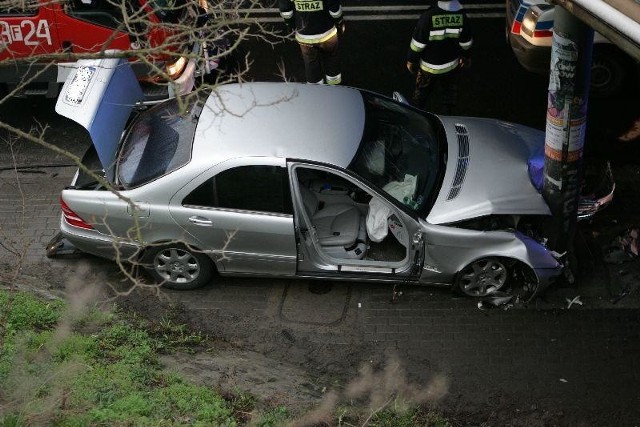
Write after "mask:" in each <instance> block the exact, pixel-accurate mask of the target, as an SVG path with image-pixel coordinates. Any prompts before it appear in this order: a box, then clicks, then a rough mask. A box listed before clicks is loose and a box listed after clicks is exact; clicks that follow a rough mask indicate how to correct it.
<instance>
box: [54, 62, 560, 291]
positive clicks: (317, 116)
mask: <svg viewBox="0 0 640 427" xmlns="http://www.w3.org/2000/svg"><path fill="white" fill-rule="evenodd" d="M109 61H112V62H109ZM113 61H116V60H100V61H95V60H94V61H93V62H91V61H88V62H87V64H88V65H83V66H81V67H80V68H79V69H78V71H77V76H80V77H77V78H73V77H72V78H70V79H69V81H67V83H66V84H65V87H64V88H63V92H62V94H61V96H60V98H59V100H58V104H57V106H56V109H57V111H58V112H59V113H61V114H63V115H65V116H67V117H69V118H71V119H73V120H76V121H78V122H79V123H81V124H82V125H83V126H85V127H86V128H87V129H88V130H89V133H90V134H91V136H92V139H93V142H94V147H93V148H92V149H90V150H89V151H88V152H87V154H86V155H85V157H84V160H83V162H84V165H85V166H86V170H81V171H79V172H78V173H77V174H76V176H75V178H74V180H73V182H72V183H71V185H70V186H69V187H68V188H66V189H64V190H63V191H62V197H61V203H62V219H61V222H60V227H61V234H62V236H63V237H64V238H66V239H67V241H69V242H71V243H72V244H73V245H75V247H77V248H78V249H79V250H81V251H84V252H87V253H90V254H94V255H98V256H101V257H107V258H114V259H115V258H117V259H121V260H125V259H126V260H128V261H130V262H139V263H142V264H143V265H144V266H146V267H147V268H148V269H149V271H150V273H151V274H152V275H153V276H154V278H155V279H157V280H158V282H160V283H162V284H163V285H165V286H166V287H169V288H172V289H193V288H196V287H199V286H202V285H205V284H207V283H209V282H210V281H212V279H213V278H214V276H216V275H220V276H225V275H229V276H262V277H279V278H281V277H289V278H314V279H327V280H354V281H361V282H365V281H383V282H391V283H397V282H402V283H409V284H448V285H451V284H452V285H453V287H454V289H456V290H458V291H460V292H462V293H464V294H467V295H471V296H485V295H489V294H492V293H494V292H496V291H498V290H501V289H503V290H504V289H506V287H507V286H509V284H510V283H519V284H520V285H523V286H524V287H525V289H527V290H528V291H529V292H530V293H535V292H538V291H540V290H542V289H544V288H545V287H546V286H548V285H549V284H550V283H551V282H552V281H553V280H554V279H555V278H556V277H557V276H559V275H560V274H561V272H562V268H563V266H562V263H561V262H560V261H559V260H558V256H557V254H555V253H553V252H552V251H550V250H548V249H547V248H546V247H545V238H544V236H543V235H542V234H541V233H540V231H539V230H540V229H541V225H542V223H543V222H544V221H545V220H547V219H548V218H549V216H550V211H549V207H548V206H547V204H546V203H545V201H544V200H543V198H542V196H541V194H540V192H539V191H538V189H536V188H535V186H534V185H533V183H532V176H531V173H530V168H529V167H528V160H529V159H531V158H532V157H535V156H536V155H537V153H539V152H540V150H541V148H542V146H543V145H544V134H543V133H542V132H541V131H538V130H535V129H531V128H528V127H524V126H520V125H515V124H512V123H507V122H504V121H499V120H490V119H481V118H470V117H444V116H436V115H433V114H429V113H425V112H422V111H419V110H416V109H413V108H411V107H408V106H406V105H404V104H403V103H401V102H397V101H394V100H392V99H389V98H386V97H383V96H380V95H377V94H375V93H371V92H367V91H363V90H358V89H353V88H347V87H327V86H319V85H306V84H294V83H244V84H230V85H224V86H220V87H219V88H218V89H217V90H216V91H215V92H213V93H211V94H210V95H208V96H193V97H192V98H190V99H188V100H186V103H183V102H182V101H179V100H171V101H168V102H165V103H163V104H160V105H158V106H156V107H153V108H151V109H149V110H146V111H144V112H142V113H140V114H138V115H137V116H136V117H135V118H134V119H133V120H129V114H130V110H131V105H133V104H134V103H135V101H136V96H138V95H137V93H136V90H135V81H129V77H128V76H129V74H128V72H126V69H127V67H126V64H125V65H123V64H122V63H120V64H116V63H115V62H113ZM127 82H128V83H127ZM183 101H184V100H183ZM127 121H129V124H128V125H127V126H126V130H124V133H123V129H125V124H126V123H127ZM91 170H93V171H98V173H99V174H100V176H101V177H104V180H105V181H106V182H108V183H110V184H111V186H113V187H114V188H115V189H117V190H118V191H107V190H106V187H107V186H106V185H105V181H102V180H97V179H96V176H92V175H91V174H90V173H88V171H91Z"/></svg>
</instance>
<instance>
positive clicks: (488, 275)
mask: <svg viewBox="0 0 640 427" xmlns="http://www.w3.org/2000/svg"><path fill="white" fill-rule="evenodd" d="M508 279H509V268H508V267H507V265H506V264H505V263H504V261H503V260H501V259H500V258H494V257H488V258H481V259H479V260H476V261H474V262H472V263H471V264H469V265H468V266H466V267H465V268H463V269H462V270H461V271H460V272H459V273H458V275H457V276H456V281H455V290H456V291H458V292H460V293H462V294H464V295H467V296H470V297H486V296H489V295H492V294H494V293H496V292H497V291H500V290H502V289H504V288H505V287H506V286H507V280H508Z"/></svg>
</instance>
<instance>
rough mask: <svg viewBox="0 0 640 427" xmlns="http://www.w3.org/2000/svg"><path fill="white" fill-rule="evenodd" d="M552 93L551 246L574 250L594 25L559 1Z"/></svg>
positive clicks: (548, 152) (548, 165) (548, 149)
mask: <svg viewBox="0 0 640 427" xmlns="http://www.w3.org/2000/svg"><path fill="white" fill-rule="evenodd" d="M554 13H555V16H554V24H553V31H554V34H553V44H552V47H551V65H550V75H549V94H548V98H547V125H546V136H545V147H544V153H545V157H544V187H543V196H544V198H545V200H546V201H547V204H548V205H549V208H550V209H551V213H552V214H553V219H552V221H551V224H550V227H549V228H550V230H549V231H550V232H549V233H547V234H548V237H549V242H548V244H549V247H550V248H551V249H553V250H555V251H556V252H559V253H563V252H568V254H569V257H568V258H567V260H568V261H569V267H570V269H571V268H572V267H573V265H572V264H573V263H572V262H571V260H572V249H573V247H572V246H573V237H574V234H575V228H576V217H577V209H578V197H579V195H580V184H581V180H582V149H583V146H584V138H585V131H586V126H587V105H588V92H589V82H590V79H591V49H592V45H593V30H592V29H591V28H590V27H588V26H587V25H585V24H584V23H582V21H580V20H578V18H576V17H575V16H573V15H572V14H571V13H569V12H568V11H567V10H565V9H564V8H562V7H560V6H557V7H556V9H555V12H554Z"/></svg>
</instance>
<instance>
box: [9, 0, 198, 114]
mask: <svg viewBox="0 0 640 427" xmlns="http://www.w3.org/2000/svg"><path fill="white" fill-rule="evenodd" d="M197 14H198V11H194V10H192V8H191V7H190V6H189V7H188V6H187V5H186V3H184V2H183V3H182V5H181V4H180V1H177V2H168V1H167V0H123V2H122V4H117V3H116V2H113V1H109V0H57V1H56V0H54V1H49V0H31V1H29V0H27V1H26V2H15V4H13V5H11V6H10V7H8V8H4V9H3V10H1V11H0V93H2V92H5V93H12V94H13V95H14V96H22V97H24V96H32V95H44V96H47V97H51V98H53V97H56V96H57V95H58V92H59V90H60V87H61V86H62V83H64V81H65V80H66V78H67V76H68V75H69V73H70V71H71V70H72V69H73V67H74V66H75V61H76V60H77V59H78V58H80V57H87V56H91V55H100V54H104V53H105V51H107V50H110V51H111V50H119V51H123V52H127V53H131V58H130V62H131V66H132V68H133V69H134V72H135V74H136V76H137V77H138V80H139V81H140V83H141V85H142V87H143V91H144V95H145V98H144V102H145V103H155V102H159V101H162V100H164V99H167V98H170V97H172V96H174V95H175V94H176V93H178V92H180V93H187V92H189V91H190V90H191V89H192V87H193V84H194V75H195V73H196V68H197V67H196V66H197V64H196V60H195V59H194V58H196V57H197V56H198V54H199V50H200V45H199V43H198V42H197V41H193V40H186V39H185V37H182V36H181V35H180V34H178V24H182V25H189V24H188V23H189V20H190V19H191V20H193V22H194V23H195V22H196V17H197ZM136 17H137V18H136ZM160 47H161V48H160ZM142 50H144V51H145V52H151V53H146V54H145V57H144V59H145V60H144V61H141V60H139V59H138V58H136V56H137V52H141V51H142ZM160 51H161V52H162V53H154V52H160ZM189 58H190V59H189ZM169 81H171V82H172V83H173V84H167V83H168V82H169Z"/></svg>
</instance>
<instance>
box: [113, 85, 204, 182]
mask: <svg viewBox="0 0 640 427" xmlns="http://www.w3.org/2000/svg"><path fill="white" fill-rule="evenodd" d="M201 111H202V103H201V102H199V101H198V100H197V98H193V100H192V101H191V102H190V104H188V105H187V106H186V109H185V107H183V109H182V110H181V109H180V106H179V104H178V101H177V100H176V99H172V100H171V101H167V102H164V103H162V104H159V105H157V106H155V107H153V108H151V109H149V110H147V111H145V112H143V113H142V114H140V115H139V116H138V117H137V118H136V120H134V122H133V123H132V125H131V126H130V128H129V131H128V133H127V135H126V137H125V140H124V142H123V144H122V147H121V149H120V154H119V157H118V161H117V165H118V180H119V182H120V184H121V185H122V186H124V188H131V187H136V186H139V185H142V184H145V183H147V182H149V181H151V180H153V179H155V178H158V177H160V176H163V175H166V174H168V173H170V172H172V171H174V170H176V169H178V168H179V167H181V166H184V165H185V164H187V163H188V162H189V160H190V159H191V149H192V145H193V138H194V135H195V131H196V125H197V123H198V116H199V115H200V112H201Z"/></svg>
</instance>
